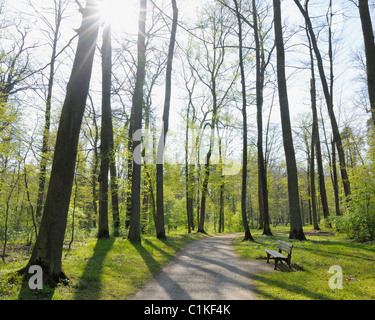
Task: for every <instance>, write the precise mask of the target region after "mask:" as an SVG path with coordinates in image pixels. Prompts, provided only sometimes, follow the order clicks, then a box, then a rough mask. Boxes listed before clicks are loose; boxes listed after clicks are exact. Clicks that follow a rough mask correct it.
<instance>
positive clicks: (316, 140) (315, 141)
mask: <svg viewBox="0 0 375 320" xmlns="http://www.w3.org/2000/svg"><path fill="white" fill-rule="evenodd" d="M306 33H307V38H308V40H309V53H310V66H311V81H310V98H311V110H312V115H313V128H312V142H311V175H310V178H311V192H312V193H313V192H315V171H314V161H315V160H314V155H315V153H314V151H315V149H314V148H316V158H317V163H318V177H319V188H320V196H321V200H322V207H323V215H324V217H325V218H327V217H328V216H329V209H328V201H327V193H326V187H325V181H324V179H325V176H324V168H323V160H322V151H321V144H320V135H319V122H318V111H317V106H316V78H315V67H314V56H313V48H312V45H311V39H310V36H309V33H308V32H306ZM313 189H314V190H313ZM312 202H313V200H312ZM312 205H313V206H314V205H315V204H314V202H313V203H312ZM313 208H314V207H313ZM315 222H316V221H315V220H314V228H315V229H318V228H319V227H318V225H317V223H315Z"/></svg>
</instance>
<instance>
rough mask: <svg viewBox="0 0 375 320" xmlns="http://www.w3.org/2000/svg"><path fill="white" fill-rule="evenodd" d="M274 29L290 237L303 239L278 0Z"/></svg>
mask: <svg viewBox="0 0 375 320" xmlns="http://www.w3.org/2000/svg"><path fill="white" fill-rule="evenodd" d="M273 8H274V25H275V26H274V29H275V42H276V51H277V80H278V89H279V101H280V115H281V125H282V132H283V141H284V150H285V159H286V166H287V174H288V194H289V215H290V234H289V238H290V239H298V240H305V239H306V238H305V234H304V232H303V228H302V219H301V211H300V205H299V192H298V174H297V164H296V158H295V152H294V146H293V137H292V129H291V125H290V115H289V102H288V92H287V85H286V76H285V51H284V42H283V32H282V23H281V8H280V0H273Z"/></svg>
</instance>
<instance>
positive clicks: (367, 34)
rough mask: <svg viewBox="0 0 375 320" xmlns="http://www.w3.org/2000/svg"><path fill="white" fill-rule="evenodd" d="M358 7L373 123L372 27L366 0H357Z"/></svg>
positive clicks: (374, 49)
mask: <svg viewBox="0 0 375 320" xmlns="http://www.w3.org/2000/svg"><path fill="white" fill-rule="evenodd" d="M358 8H359V14H360V17H361V24H362V32H363V39H364V43H365V52H366V66H367V87H368V94H369V98H370V107H371V115H372V122H373V123H374V125H375V59H374V57H375V43H374V30H373V27H372V22H371V15H370V10H369V6H368V0H358Z"/></svg>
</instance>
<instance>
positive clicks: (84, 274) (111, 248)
mask: <svg viewBox="0 0 375 320" xmlns="http://www.w3.org/2000/svg"><path fill="white" fill-rule="evenodd" d="M202 237H204V235H201V234H191V235H173V236H169V237H168V239H167V240H166V241H161V240H157V239H156V237H154V236H149V237H148V236H144V237H143V239H142V243H132V242H130V241H128V240H123V239H122V238H110V239H105V240H97V239H87V240H84V241H77V242H74V243H73V246H72V250H70V251H67V250H65V251H64V253H63V270H64V272H65V273H66V274H67V275H68V277H69V280H70V281H69V284H68V285H59V286H57V288H50V287H47V286H45V287H44V288H43V290H35V291H32V290H30V289H29V287H28V282H27V281H23V279H22V277H21V276H14V272H13V271H16V270H19V269H21V268H22V267H24V266H25V265H26V263H27V261H28V258H29V257H30V250H31V249H30V248H25V247H21V246H20V247H16V248H13V250H12V251H9V256H8V257H7V261H8V262H7V263H6V264H4V263H2V262H0V300H11V299H22V300H23V299H27V300H33V299H53V300H124V299H129V298H130V297H131V295H132V294H133V293H134V292H135V291H136V290H137V289H138V288H139V287H141V286H142V285H144V284H145V283H146V282H147V281H148V280H149V279H150V278H151V277H152V275H153V274H155V273H156V272H157V271H158V270H159V269H160V267H161V265H163V264H164V263H165V262H167V261H168V260H169V259H170V258H172V257H173V256H174V255H175V253H176V252H177V251H178V250H179V249H181V248H182V247H183V246H184V245H185V244H187V243H188V242H190V241H192V240H195V239H199V238H202Z"/></svg>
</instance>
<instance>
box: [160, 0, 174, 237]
mask: <svg viewBox="0 0 375 320" xmlns="http://www.w3.org/2000/svg"><path fill="white" fill-rule="evenodd" d="M172 7H173V23H172V31H171V38H170V42H169V51H168V58H167V73H166V79H165V102H164V112H163V127H162V135H161V137H160V141H159V146H158V153H157V163H156V221H155V228H156V236H157V238H158V239H166V236H165V226H164V185H163V181H164V177H163V170H164V149H165V142H166V139H167V133H168V127H169V110H170V106H171V78H172V65H173V54H174V47H175V42H176V31H177V20H178V9H177V4H176V0H172Z"/></svg>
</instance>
